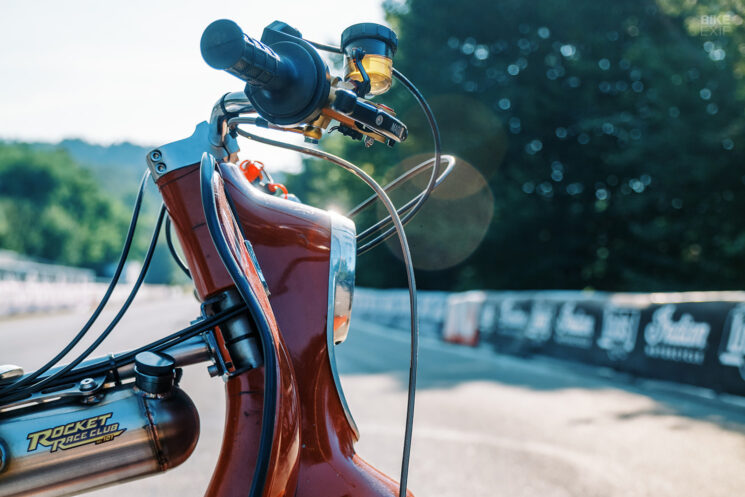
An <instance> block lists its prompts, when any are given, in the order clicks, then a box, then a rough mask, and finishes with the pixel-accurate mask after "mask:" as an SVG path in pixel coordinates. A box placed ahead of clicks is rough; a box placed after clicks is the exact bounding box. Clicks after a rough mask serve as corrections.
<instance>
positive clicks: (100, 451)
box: [0, 352, 199, 497]
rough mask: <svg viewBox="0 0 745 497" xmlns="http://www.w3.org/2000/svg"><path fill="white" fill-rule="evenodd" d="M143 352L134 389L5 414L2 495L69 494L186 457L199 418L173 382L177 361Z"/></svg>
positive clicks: (0, 433)
mask: <svg viewBox="0 0 745 497" xmlns="http://www.w3.org/2000/svg"><path fill="white" fill-rule="evenodd" d="M145 354H151V356H149V357H148V356H145V357H144V359H143V358H141V357H140V355H138V357H137V359H138V361H137V364H136V366H135V370H136V371H137V382H136V386H135V384H132V383H130V384H127V385H121V386H117V387H113V388H109V389H102V390H99V391H98V392H97V394H96V395H95V396H89V397H87V398H84V399H85V400H83V401H82V402H81V401H73V402H69V401H68V402H51V403H50V404H49V405H44V404H42V405H39V406H35V407H32V408H27V409H18V410H17V412H16V411H10V412H6V413H3V414H0V497H11V496H21V495H23V496H31V495H32V496H45V497H46V496H64V495H71V494H76V493H80V492H83V491H87V490H91V489H94V488H99V487H103V486H106V485H110V484H113V483H120V482H123V481H126V480H132V479H136V478H141V477H144V476H147V475H151V474H154V473H158V472H162V471H165V470H167V469H170V468H173V467H176V466H178V465H179V464H181V463H182V462H184V461H185V460H186V459H187V458H188V457H189V455H191V453H192V451H193V450H194V448H195V447H196V444H197V440H198V439H199V415H198V413H197V410H196V407H195V406H194V403H193V402H192V401H191V399H190V398H189V397H188V396H187V395H186V393H185V392H184V391H183V390H181V389H179V388H178V387H176V386H174V385H173V378H174V375H173V363H172V361H173V360H172V359H170V358H169V357H168V356H163V355H158V354H152V353H149V352H148V353H145ZM140 359H142V360H140ZM169 360H170V361H169ZM84 381H85V380H84ZM82 384H83V382H81V385H82ZM81 388H84V386H82V387H81Z"/></svg>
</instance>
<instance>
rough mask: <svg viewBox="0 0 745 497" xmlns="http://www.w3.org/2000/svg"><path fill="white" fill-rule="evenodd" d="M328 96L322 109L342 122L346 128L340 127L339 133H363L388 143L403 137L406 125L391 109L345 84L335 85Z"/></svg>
mask: <svg viewBox="0 0 745 497" xmlns="http://www.w3.org/2000/svg"><path fill="white" fill-rule="evenodd" d="M331 100H332V101H331V105H330V107H325V108H324V109H323V110H322V111H321V113H322V114H323V115H325V116H327V117H330V118H332V119H336V120H337V121H339V122H340V123H341V124H342V125H343V126H345V127H346V129H340V130H339V131H340V132H341V133H343V134H346V135H348V136H350V137H352V138H355V139H361V138H362V135H365V136H367V137H370V138H372V139H374V140H377V141H379V142H381V143H385V144H386V145H388V146H389V147H392V146H393V145H395V144H396V143H401V142H403V141H404V140H406V137H407V136H408V129H407V128H406V125H405V124H404V123H403V122H402V121H401V120H400V119H397V118H396V117H395V116H394V115H393V111H392V110H391V109H389V108H387V107H383V106H382V105H376V104H373V103H372V102H370V101H369V100H365V99H364V98H361V97H358V96H357V95H356V94H355V93H354V92H353V91H351V90H347V89H344V88H339V89H337V90H336V91H335V92H334V97H333V98H332V99H331ZM366 143H367V142H366Z"/></svg>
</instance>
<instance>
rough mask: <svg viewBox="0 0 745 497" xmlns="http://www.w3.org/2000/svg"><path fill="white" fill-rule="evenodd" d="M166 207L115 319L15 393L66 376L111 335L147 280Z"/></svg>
mask: <svg viewBox="0 0 745 497" xmlns="http://www.w3.org/2000/svg"><path fill="white" fill-rule="evenodd" d="M165 213H166V208H165V206H164V205H161V208H160V213H159V214H158V221H157V222H156V224H155V229H154V231H153V237H152V239H151V240H150V246H149V247H148V249H147V253H146V254H145V260H144V261H143V263H142V269H141V270H140V274H139V276H138V277H137V281H135V284H134V286H133V287H132V290H131V291H130V292H129V296H127V300H126V301H125V302H124V304H122V306H121V308H120V309H119V312H118V313H117V314H116V316H114V319H112V320H111V322H110V323H109V325H108V326H107V327H106V329H105V330H104V331H102V332H101V333H100V334H99V335H98V337H97V338H96V340H95V341H94V342H93V343H92V344H91V345H89V346H88V348H86V349H85V350H84V351H83V352H81V353H80V354H79V355H78V356H77V357H76V358H75V359H73V360H72V361H71V362H70V363H68V364H67V365H66V366H64V367H63V368H61V369H60V370H59V371H57V372H55V373H54V374H52V375H50V376H47V377H46V378H44V379H43V380H41V381H38V382H36V383H34V384H33V385H30V386H28V387H26V388H25V389H21V390H17V391H14V394H25V393H33V392H37V391H39V390H40V389H41V388H43V387H44V386H45V385H48V384H49V383H50V382H52V381H54V380H56V379H57V378H60V377H62V376H64V375H65V374H66V373H68V372H69V371H70V370H72V369H73V368H74V367H75V366H77V365H78V364H80V363H81V362H82V361H83V360H85V358H86V357H88V356H89V355H90V354H91V352H93V351H94V350H95V349H96V348H97V347H98V346H99V345H101V342H103V341H104V340H105V339H106V337H108V336H109V334H110V333H111V332H112V330H113V329H114V327H115V326H116V325H117V324H119V321H120V320H121V319H122V317H123V316H124V314H125V313H126V312H127V310H128V309H129V306H130V305H131V304H132V301H133V300H134V298H135V297H136V296H137V292H138V291H139V289H140V286H142V282H143V281H144V280H145V275H146V274H147V270H148V268H149V267H150V262H151V261H152V259H153V253H154V252H155V247H156V245H157V244H158V237H159V235H160V228H161V225H162V224H163V218H164V217H165Z"/></svg>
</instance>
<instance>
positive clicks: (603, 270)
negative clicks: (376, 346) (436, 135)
mask: <svg viewBox="0 0 745 497" xmlns="http://www.w3.org/2000/svg"><path fill="white" fill-rule="evenodd" d="M737 5H738V4H736V3H734V2H725V1H703V2H698V3H695V2H688V1H678V0H665V1H664V2H662V1H660V2H654V1H640V2H593V1H589V0H580V1H573V2H555V1H538V2H521V1H517V0H514V1H509V0H508V1H502V2H491V1H488V0H475V1H470V2H460V1H455V0H443V1H437V2H433V1H431V0H429V1H428V0H409V1H407V2H405V3H401V2H388V3H386V9H387V12H388V16H389V17H388V19H389V22H390V23H391V25H392V26H393V27H394V30H396V31H397V33H398V34H399V39H400V43H399V50H398V52H397V54H396V57H395V65H396V67H397V68H399V69H400V70H401V71H403V72H404V73H405V74H406V75H408V76H409V77H410V79H412V80H413V81H414V82H415V84H417V85H418V86H419V88H420V89H421V90H422V92H423V93H424V94H425V95H426V96H427V98H428V99H430V101H431V103H432V107H433V108H434V110H435V114H436V115H437V117H438V121H439V124H440V128H441V133H442V137H443V143H444V148H445V150H446V151H447V152H450V153H454V154H455V155H457V156H458V157H459V158H460V159H462V160H463V161H464V162H463V164H465V166H463V167H464V169H465V170H461V171H459V172H460V175H456V178H454V183H455V187H454V188H451V189H450V190H451V191H446V192H444V193H443V194H441V195H437V196H436V200H435V202H433V205H431V206H430V208H429V209H427V211H426V212H424V213H423V215H422V216H421V217H420V218H417V220H416V221H414V222H413V223H412V225H411V232H412V235H411V236H412V242H413V245H414V251H415V260H418V261H420V263H421V264H420V269H421V271H420V273H419V280H420V282H421V283H422V285H423V286H425V287H430V288H452V289H464V288H587V287H590V288H597V289H604V290H626V291H654V290H693V289H699V290H703V289H725V288H742V284H743V283H742V282H743V274H745V273H744V272H743V270H744V269H745V250H743V249H745V219H744V218H743V216H742V215H741V213H742V212H743V207H745V206H744V205H743V199H744V198H745V197H744V196H743V193H745V170H744V169H743V147H744V146H745V143H743V140H742V133H743V101H742V96H743V89H744V87H743V84H742V83H743V82H742V79H741V78H742V74H743V70H742V60H743V57H742V54H743V53H745V43H743V40H742V29H743V27H742V18H741V17H740V16H739V15H738V10H737V9H738V7H737ZM381 100H382V101H384V102H386V104H388V103H390V102H392V103H393V107H394V108H395V109H396V110H397V111H398V112H399V114H400V115H401V116H403V119H404V121H405V122H407V123H408V124H409V126H410V131H411V133H410V136H411V139H410V140H409V141H408V142H406V143H405V144H403V145H402V146H400V147H398V148H397V149H394V150H383V149H382V147H377V146H376V147H374V149H375V150H361V147H360V146H359V144H358V143H351V144H349V143H346V144H344V145H343V151H344V153H345V155H351V156H353V157H354V158H355V159H357V160H359V161H361V162H363V163H366V164H368V166H367V167H368V169H369V170H370V171H373V170H374V172H375V173H376V174H377V175H378V176H379V177H380V176H382V177H386V178H388V179H391V178H392V177H393V176H394V175H395V174H394V172H396V171H397V172H400V171H401V168H400V166H398V167H390V166H389V167H388V168H385V167H383V168H381V167H380V166H381V165H384V164H400V163H401V161H403V160H404V158H405V157H407V156H410V155H412V154H417V153H426V152H428V151H429V150H430V148H431V145H430V142H429V132H428V130H427V127H426V125H425V122H424V120H423V119H422V117H421V114H420V113H418V110H417V109H416V104H415V103H414V102H413V101H412V99H411V98H410V97H408V96H407V95H406V94H405V93H404V90H403V89H402V88H400V86H399V88H397V89H396V90H395V91H393V92H391V94H389V95H386V96H384V97H383V98H382V99H381ZM372 164H376V165H377V167H376V168H373V166H372ZM307 173H310V174H311V177H310V178H308V177H307V175H305V176H302V177H300V176H299V177H298V178H297V183H298V184H299V186H300V185H303V186H304V189H305V190H306V191H304V192H302V193H304V194H305V195H306V197H307V198H308V199H310V200H312V201H314V200H315V201H317V202H320V203H321V205H324V204H323V203H322V202H323V199H326V198H328V195H329V194H330V193H329V192H336V191H340V190H342V189H344V190H347V189H349V187H348V185H346V184H344V185H343V186H342V185H340V184H339V180H338V179H337V178H336V177H333V176H331V175H332V174H336V172H333V173H332V172H331V170H330V169H329V168H328V167H325V166H324V167H321V166H320V165H318V164H315V163H310V164H308V168H307ZM425 180H426V178H422V181H420V182H419V183H418V186H419V187H421V186H423V184H424V182H425ZM350 181H351V180H350ZM301 189H302V187H301ZM415 190H416V189H415V188H411V189H410V190H409V193H410V194H411V193H413V192H414V191H415ZM352 191H355V190H352ZM489 191H490V192H491V193H490V194H489V193H488V192H489ZM357 192H358V193H357V195H358V196H357V197H355V200H359V199H360V198H362V197H363V196H364V195H365V193H366V192H364V189H360V190H357ZM399 199H400V200H402V199H401V196H399ZM353 203H354V202H352V201H351V199H350V202H349V203H348V204H347V205H345V206H344V207H349V206H351V205H352V204H353ZM487 204H490V205H487ZM492 212H493V216H489V214H491V213H492ZM379 214H382V213H379ZM485 223H486V226H484V225H485ZM361 224H364V223H361ZM487 228H488V229H487ZM480 236H483V240H480V239H479V240H478V241H481V243H480V244H476V243H474V240H476V239H477V238H479V237H480ZM475 245H478V246H477V247H476V246H475ZM388 247H389V249H385V248H380V249H377V253H376V254H370V255H366V256H364V257H366V258H369V259H371V260H374V261H375V262H374V263H373V264H366V261H365V260H364V259H363V260H361V261H360V266H361V276H360V278H359V280H360V282H361V283H363V284H373V285H391V284H393V285H395V284H401V283H402V282H401V280H400V279H399V278H400V277H399V276H398V274H396V272H394V271H386V272H381V271H380V268H381V267H391V268H393V267H394V266H396V263H395V258H394V256H393V255H392V254H395V253H396V250H395V246H394V245H389V246H388ZM474 249H475V251H474ZM433 257H434V259H435V260H434V261H432V260H431V259H433ZM437 262H441V263H442V264H440V265H439V266H438V264H437ZM366 266H367V267H369V268H370V269H369V270H368V271H367V272H366V271H365V267H366Z"/></svg>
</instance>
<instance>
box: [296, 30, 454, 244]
mask: <svg viewBox="0 0 745 497" xmlns="http://www.w3.org/2000/svg"><path fill="white" fill-rule="evenodd" d="M303 39H304V40H305V41H306V42H308V43H310V44H311V45H313V46H314V47H316V48H317V49H319V50H323V51H325V52H330V53H336V54H344V51H343V50H342V49H341V47H336V46H333V45H327V44H325V43H318V42H315V41H311V40H307V39H305V38H303ZM392 69H393V76H394V77H395V78H396V79H397V80H398V81H399V82H400V83H401V84H403V85H404V86H405V87H406V89H407V90H409V93H411V94H412V95H413V97H414V98H415V99H416V101H417V102H418V103H419V106H420V107H421V108H422V111H423V112H424V115H425V116H426V117H427V122H428V123H429V127H430V129H431V130H432V139H433V141H434V148H435V154H434V161H433V163H432V176H430V178H429V183H427V186H426V188H425V189H424V190H423V191H422V193H421V194H420V196H418V199H417V201H416V205H415V206H414V207H413V208H412V209H411V210H410V211H409V212H407V213H405V214H404V216H403V217H402V218H401V222H402V223H403V224H404V225H405V224H406V223H408V222H409V220H411V218H412V217H414V216H415V215H416V214H417V212H419V210H420V209H421V208H422V206H423V205H424V202H426V201H427V199H428V198H429V195H430V194H431V193H432V190H434V188H435V183H436V181H437V170H438V168H439V166H440V156H441V155H442V143H441V140H440V128H439V127H438V126H437V120H435V115H434V114H433V113H432V109H431V108H430V106H429V104H428V103H427V100H426V99H425V98H424V95H422V93H421V92H420V91H419V89H418V88H417V87H416V86H414V83H412V82H411V81H409V80H408V78H407V77H406V76H404V75H403V73H402V72H400V71H399V70H398V69H396V68H395V67H394V68H392ZM415 198H416V197H415ZM382 221H384V224H388V223H390V222H391V221H392V219H391V217H390V216H389V217H387V218H384V219H383V220H382ZM376 226H377V225H376ZM381 228H382V225H381ZM394 231H395V228H394V227H390V228H388V229H387V230H386V231H385V232H384V233H383V234H382V235H380V236H378V237H377V238H375V239H373V240H372V241H370V242H367V243H365V244H364V245H362V246H361V247H358V248H357V254H358V255H362V254H364V253H365V252H367V251H369V250H371V249H373V248H375V247H377V246H378V245H380V244H381V243H383V242H384V241H386V240H388V239H389V238H390V237H391V236H393V233H394ZM369 235H370V233H366V234H365V236H369ZM360 238H362V236H358V240H359V239H360Z"/></svg>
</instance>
